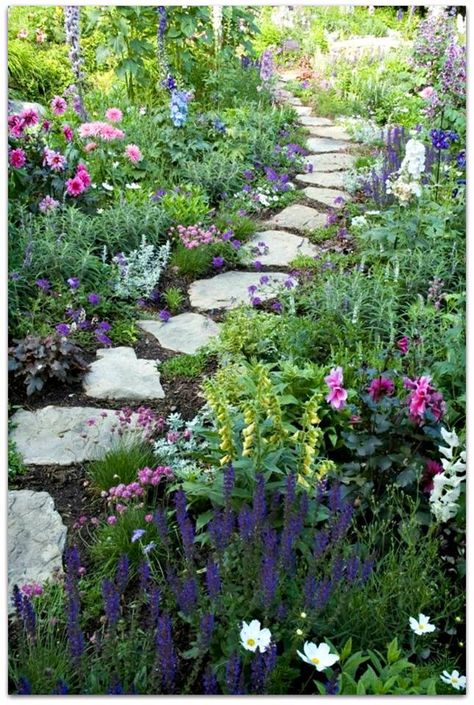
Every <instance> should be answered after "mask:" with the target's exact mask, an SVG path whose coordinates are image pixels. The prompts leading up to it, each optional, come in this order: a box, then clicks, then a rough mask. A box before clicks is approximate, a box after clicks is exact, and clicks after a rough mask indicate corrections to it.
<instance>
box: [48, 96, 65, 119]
mask: <svg viewBox="0 0 474 705" xmlns="http://www.w3.org/2000/svg"><path fill="white" fill-rule="evenodd" d="M50 105H51V110H52V111H53V113H54V114H55V115H64V113H65V112H66V110H67V101H66V100H65V99H64V98H63V97H62V96H60V95H55V96H54V98H53V100H52V101H51V103H50Z"/></svg>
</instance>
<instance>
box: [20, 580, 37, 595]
mask: <svg viewBox="0 0 474 705" xmlns="http://www.w3.org/2000/svg"><path fill="white" fill-rule="evenodd" d="M20 592H22V593H23V594H24V595H26V596H27V597H35V596H36V595H42V594H43V588H42V586H41V585H40V584H39V583H25V584H24V585H22V586H21V588H20Z"/></svg>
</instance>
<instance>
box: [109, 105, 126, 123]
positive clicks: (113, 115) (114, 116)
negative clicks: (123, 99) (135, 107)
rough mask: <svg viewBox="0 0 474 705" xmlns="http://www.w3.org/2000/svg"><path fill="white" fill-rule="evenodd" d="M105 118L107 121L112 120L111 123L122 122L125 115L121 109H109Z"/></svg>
mask: <svg viewBox="0 0 474 705" xmlns="http://www.w3.org/2000/svg"><path fill="white" fill-rule="evenodd" d="M105 117H106V118H107V120H110V122H120V120H121V119H122V117H123V113H122V111H121V110H120V108H108V110H106V111H105Z"/></svg>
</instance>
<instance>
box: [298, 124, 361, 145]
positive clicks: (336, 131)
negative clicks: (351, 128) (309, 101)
mask: <svg viewBox="0 0 474 705" xmlns="http://www.w3.org/2000/svg"><path fill="white" fill-rule="evenodd" d="M308 130H309V132H310V134H311V136H314V137H326V138H328V139H331V140H344V141H346V142H348V141H350V140H351V139H352V138H351V136H350V134H349V133H348V132H347V130H345V129H344V128H343V127H340V126H339V125H334V126H332V127H316V126H314V127H308Z"/></svg>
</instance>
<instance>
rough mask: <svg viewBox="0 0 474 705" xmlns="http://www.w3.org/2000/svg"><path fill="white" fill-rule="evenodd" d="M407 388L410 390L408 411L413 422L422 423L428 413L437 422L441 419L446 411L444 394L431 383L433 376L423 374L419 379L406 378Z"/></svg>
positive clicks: (405, 384)
mask: <svg viewBox="0 0 474 705" xmlns="http://www.w3.org/2000/svg"><path fill="white" fill-rule="evenodd" d="M404 386H405V389H409V390H410V394H409V395H408V397H407V404H408V413H409V416H410V420H411V421H413V423H416V424H418V425H422V424H423V423H424V422H425V420H426V418H425V417H426V414H427V413H428V414H430V415H431V416H432V417H433V418H434V420H435V421H436V422H439V421H441V419H442V418H443V416H444V413H445V411H446V404H445V402H444V399H443V395H442V394H440V393H439V392H438V391H436V389H435V388H434V387H433V386H432V384H431V377H428V376H422V377H418V378H417V379H413V380H412V379H409V378H408V377H407V378H406V379H405V380H404Z"/></svg>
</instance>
